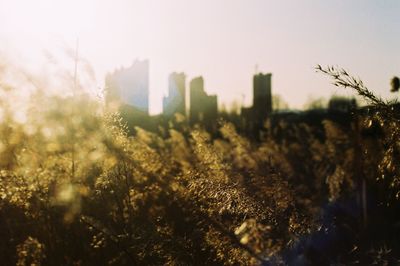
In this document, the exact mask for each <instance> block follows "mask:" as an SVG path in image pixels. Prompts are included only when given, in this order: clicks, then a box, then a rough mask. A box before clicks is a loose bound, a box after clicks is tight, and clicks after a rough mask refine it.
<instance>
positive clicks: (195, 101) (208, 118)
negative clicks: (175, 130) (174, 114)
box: [190, 77, 218, 130]
mask: <svg viewBox="0 0 400 266" xmlns="http://www.w3.org/2000/svg"><path fill="white" fill-rule="evenodd" d="M217 116H218V104H217V96H216V95H211V96H209V95H207V93H206V92H205V91H204V80H203V77H197V78H194V79H192V81H191V82H190V123H191V124H192V125H194V124H197V123H200V124H203V125H204V126H205V128H207V129H208V130H214V129H215V127H216V119H217Z"/></svg>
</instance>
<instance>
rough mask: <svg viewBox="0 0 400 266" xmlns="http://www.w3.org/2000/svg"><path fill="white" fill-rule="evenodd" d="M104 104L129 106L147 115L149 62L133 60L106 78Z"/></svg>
mask: <svg viewBox="0 0 400 266" xmlns="http://www.w3.org/2000/svg"><path fill="white" fill-rule="evenodd" d="M106 90H107V91H106V102H107V103H108V104H110V103H117V104H119V105H129V107H131V108H133V109H135V110H136V111H137V112H142V113H143V114H146V115H148V113H149V61H148V60H143V61H140V60H135V61H134V62H133V64H132V65H131V66H130V67H128V68H120V69H117V70H115V71H114V72H113V73H111V74H108V75H107V76H106Z"/></svg>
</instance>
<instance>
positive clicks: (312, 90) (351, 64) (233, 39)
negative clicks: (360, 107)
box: [0, 0, 400, 113]
mask: <svg viewBox="0 0 400 266" xmlns="http://www.w3.org/2000/svg"><path fill="white" fill-rule="evenodd" d="M77 38H79V54H80V55H81V56H82V57H84V58H86V59H87V60H88V61H89V62H90V64H91V65H92V67H93V69H94V72H95V77H96V83H97V86H98V87H103V86H104V75H105V73H106V72H109V71H112V70H113V69H114V68H116V67H120V66H129V65H130V64H131V63H132V62H133V61H134V60H135V59H136V58H138V59H149V60H150V90H151V103H150V109H151V112H152V113H158V112H160V111H161V96H162V95H163V94H165V93H166V92H167V85H168V75H169V74H170V73H171V72H173V71H179V72H181V71H183V72H185V73H186V74H187V77H188V78H187V83H188V82H189V80H190V79H191V78H193V77H196V76H199V75H202V76H203V77H204V79H205V87H206V91H207V92H209V93H211V94H217V95H218V97H219V98H218V100H219V102H220V103H221V102H225V103H227V104H229V103H230V102H232V101H233V100H237V101H238V102H242V97H243V96H242V95H244V99H245V104H250V103H251V100H252V76H253V74H254V73H255V69H256V65H257V66H258V70H259V71H261V72H271V73H272V74H273V76H272V83H273V84H272V90H273V93H274V94H279V95H281V96H282V97H283V98H284V99H285V100H286V101H287V102H288V103H289V106H290V107H292V108H301V107H302V106H303V105H304V103H305V102H307V100H308V99H309V98H310V97H311V96H312V97H314V98H317V97H327V98H328V97H329V96H330V95H332V94H336V95H343V94H344V95H351V93H347V94H346V91H344V90H342V89H337V88H334V87H333V86H331V85H330V80H328V79H327V78H326V77H324V76H322V75H321V74H318V73H316V72H315V71H314V67H315V66H316V64H321V65H328V64H329V65H337V66H340V67H344V68H346V69H347V70H348V71H349V72H350V73H353V74H354V75H356V76H359V77H360V78H361V79H362V80H363V81H364V82H365V83H366V85H367V86H368V87H369V88H370V89H372V90H373V91H375V92H377V93H378V94H380V95H381V96H383V97H389V98H391V97H393V96H394V95H393V94H390V93H389V81H390V79H391V78H392V77H393V76H394V75H398V76H400V1H398V0H385V1H378V0H376V1H369V0H359V1H350V0H341V1H339V0H337V1H334V0H332V1H325V0H320V1H316V0H314V1H312V0H306V1H298V0H293V1H283V0H279V1H278V0H277V1H268V0H201V1H193V0H98V1H94V0H35V1H32V0H26V1H23V0H9V1H7V0H0V40H1V41H0V53H3V54H7V55H8V56H11V57H13V58H15V61H16V62H17V63H18V64H30V65H31V68H32V66H33V69H34V68H37V69H39V68H40V69H43V68H42V67H39V65H38V64H39V63H38V62H39V61H35V60H37V58H38V57H40V56H42V55H43V54H48V53H51V54H57V53H60V51H61V52H63V51H65V50H66V49H69V50H73V49H75V46H76V45H75V43H76V39H77ZM60 65H62V67H64V68H66V69H70V70H71V72H73V66H74V64H73V60H72V59H71V58H69V59H68V58H67V59H65V60H64V61H62V62H60ZM80 71H84V70H82V69H80Z"/></svg>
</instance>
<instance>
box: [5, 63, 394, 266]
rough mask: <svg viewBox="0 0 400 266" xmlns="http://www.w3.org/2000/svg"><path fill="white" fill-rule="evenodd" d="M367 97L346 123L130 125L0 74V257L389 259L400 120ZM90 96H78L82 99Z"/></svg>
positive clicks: (341, 74)
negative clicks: (366, 107)
mask: <svg viewBox="0 0 400 266" xmlns="http://www.w3.org/2000/svg"><path fill="white" fill-rule="evenodd" d="M318 69H319V71H322V72H323V73H325V74H327V75H328V76H330V77H332V78H333V81H334V82H335V83H336V84H337V85H338V86H339V87H346V88H347V89H354V93H355V94H359V95H361V96H362V97H364V98H365V99H366V100H367V101H368V102H369V104H370V110H371V111H370V112H369V113H358V112H355V113H353V114H352V115H351V119H349V120H348V121H347V122H346V123H340V122H337V121H333V120H329V119H325V120H323V121H322V123H321V124H320V125H317V126H316V125H312V124H310V123H306V122H300V123H296V124H292V123H288V122H285V120H281V121H280V122H279V123H277V124H275V125H274V126H271V125H269V124H268V123H266V124H265V128H264V132H265V134H264V135H263V138H262V139H261V140H260V141H253V140H250V139H249V138H247V137H246V136H245V135H242V134H239V133H238V131H237V129H236V128H235V126H234V125H233V124H232V123H231V122H229V121H221V122H220V123H219V126H218V128H219V129H218V131H219V135H220V137H217V138H216V137H213V136H212V135H210V134H209V133H207V132H206V131H205V130H202V129H201V127H200V128H194V127H190V126H189V125H188V123H187V121H186V120H185V118H182V117H180V118H179V119H175V120H174V121H172V122H171V123H170V124H169V126H168V127H167V128H164V129H163V133H162V134H161V133H160V134H157V133H151V132H148V131H145V130H143V129H140V128H137V129H136V134H135V135H129V134H128V133H127V126H126V124H125V123H124V121H123V120H122V119H121V117H120V115H119V114H118V113H111V112H109V111H108V110H107V109H105V108H104V106H103V105H102V104H101V103H100V102H99V101H96V100H92V99H90V98H89V97H87V96H85V95H84V94H79V93H78V94H76V95H74V96H70V97H56V96H49V95H47V94H45V93H43V92H40V91H38V92H36V93H34V94H33V95H32V96H31V97H30V98H29V100H28V101H27V102H25V103H24V104H23V106H24V108H25V109H26V111H27V112H26V115H25V117H24V119H21V118H20V116H19V115H20V110H18V109H16V106H18V105H17V104H16V103H17V101H18V99H17V98H16V96H15V94H16V88H13V87H8V86H5V85H4V84H3V85H2V86H1V87H0V136H1V138H0V170H1V171H0V236H1V239H2V241H1V243H0V257H1V258H2V259H1V263H2V264H3V265H15V264H16V265H40V264H43V265H104V264H111V265H396V264H398V263H399V261H398V259H399V257H400V246H399V239H400V235H399V229H400V228H399V222H400V217H399V215H400V212H399V202H398V196H399V192H400V190H399V189H400V183H399V181H400V179H399V170H400V168H399V166H400V164H399V141H398V140H399V126H398V125H399V124H398V115H397V114H396V109H395V108H393V105H391V104H389V103H387V102H384V101H382V100H380V99H378V98H376V97H375V96H374V95H373V94H372V93H371V92H370V91H369V90H368V89H367V88H365V87H364V85H363V84H362V82H361V81H359V80H357V79H353V78H352V77H350V76H349V75H348V74H347V72H345V71H344V70H340V69H334V68H327V69H323V68H320V67H319V68H318ZM82 106H84V107H85V108H82Z"/></svg>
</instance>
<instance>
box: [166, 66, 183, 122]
mask: <svg viewBox="0 0 400 266" xmlns="http://www.w3.org/2000/svg"><path fill="white" fill-rule="evenodd" d="M185 81H186V76H185V74H184V73H176V72H174V73H172V74H171V75H169V79H168V97H164V98H163V113H164V115H165V116H167V117H170V116H172V115H173V114H175V113H180V114H183V115H185V114H186V104H185V99H186V98H185V97H186V90H185V89H186V88H185Z"/></svg>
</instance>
